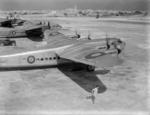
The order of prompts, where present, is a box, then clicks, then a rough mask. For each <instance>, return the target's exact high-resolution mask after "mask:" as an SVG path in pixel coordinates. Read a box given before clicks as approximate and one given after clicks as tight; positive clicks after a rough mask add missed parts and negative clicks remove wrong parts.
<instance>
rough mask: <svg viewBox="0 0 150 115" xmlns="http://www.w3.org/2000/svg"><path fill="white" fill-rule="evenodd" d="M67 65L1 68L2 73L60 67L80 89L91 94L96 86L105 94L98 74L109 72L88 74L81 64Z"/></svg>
mask: <svg viewBox="0 0 150 115" xmlns="http://www.w3.org/2000/svg"><path fill="white" fill-rule="evenodd" d="M76 65H77V66H76ZM76 65H75V64H69V65H68V64H67V65H61V66H44V67H14V68H0V71H21V70H24V71H25V70H26V71H28V70H34V69H48V68H49V69H50V68H54V67H58V69H59V70H60V71H61V72H62V73H63V74H65V75H66V76H67V77H69V78H70V79H71V80H72V81H74V82H75V83H77V84H78V85H79V86H80V87H82V88H83V89H84V90H86V91H87V92H91V90H92V89H93V88H95V87H96V85H98V86H99V91H98V93H103V92H105V91H106V89H107V88H106V86H105V85H104V84H103V82H102V81H101V80H100V79H99V78H98V77H97V74H101V75H104V74H107V73H108V72H109V70H98V71H95V72H87V71H86V70H85V69H84V68H83V65H80V64H76Z"/></svg>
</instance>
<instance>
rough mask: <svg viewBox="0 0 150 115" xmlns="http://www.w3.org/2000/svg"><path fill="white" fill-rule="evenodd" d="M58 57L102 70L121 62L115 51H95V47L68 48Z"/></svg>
mask: <svg viewBox="0 0 150 115" xmlns="http://www.w3.org/2000/svg"><path fill="white" fill-rule="evenodd" d="M59 56H60V57H61V58H64V59H68V60H71V61H74V62H77V63H82V64H85V65H92V66H95V67H102V68H103V67H112V66H114V65H119V64H121V63H122V62H123V61H122V59H121V58H119V56H118V54H117V50H115V49H113V50H100V49H97V46H95V47H93V46H91V47H90V46H83V47H82V46H81V47H80V46H76V47H72V48H68V49H67V50H65V51H63V52H62V53H61V54H60V55H59Z"/></svg>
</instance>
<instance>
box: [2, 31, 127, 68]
mask: <svg viewBox="0 0 150 115" xmlns="http://www.w3.org/2000/svg"><path fill="white" fill-rule="evenodd" d="M48 34H50V32H49V31H47V34H45V37H49V35H48ZM47 39H48V41H47V45H46V46H44V47H42V48H39V49H38V48H36V49H32V50H27V49H24V48H18V47H14V48H11V49H9V48H7V49H5V51H3V53H1V54H0V68H32V67H45V66H57V65H61V64H66V63H77V64H83V65H84V66H85V68H86V70H87V71H94V70H95V68H96V67H100V68H107V67H112V66H114V65H118V64H120V63H122V62H123V60H122V59H121V58H120V57H121V54H122V52H123V49H124V47H125V42H124V41H122V40H120V39H118V38H104V39H91V40H87V39H86V40H76V39H68V38H67V37H66V36H62V35H57V36H54V37H49V38H47Z"/></svg>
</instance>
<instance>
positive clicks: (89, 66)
mask: <svg viewBox="0 0 150 115" xmlns="http://www.w3.org/2000/svg"><path fill="white" fill-rule="evenodd" d="M86 69H87V71H89V72H91V71H95V66H91V65H87V66H86Z"/></svg>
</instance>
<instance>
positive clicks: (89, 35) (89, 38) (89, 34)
mask: <svg viewBox="0 0 150 115" xmlns="http://www.w3.org/2000/svg"><path fill="white" fill-rule="evenodd" d="M87 38H88V40H91V33H90V31H88V36H87Z"/></svg>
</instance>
